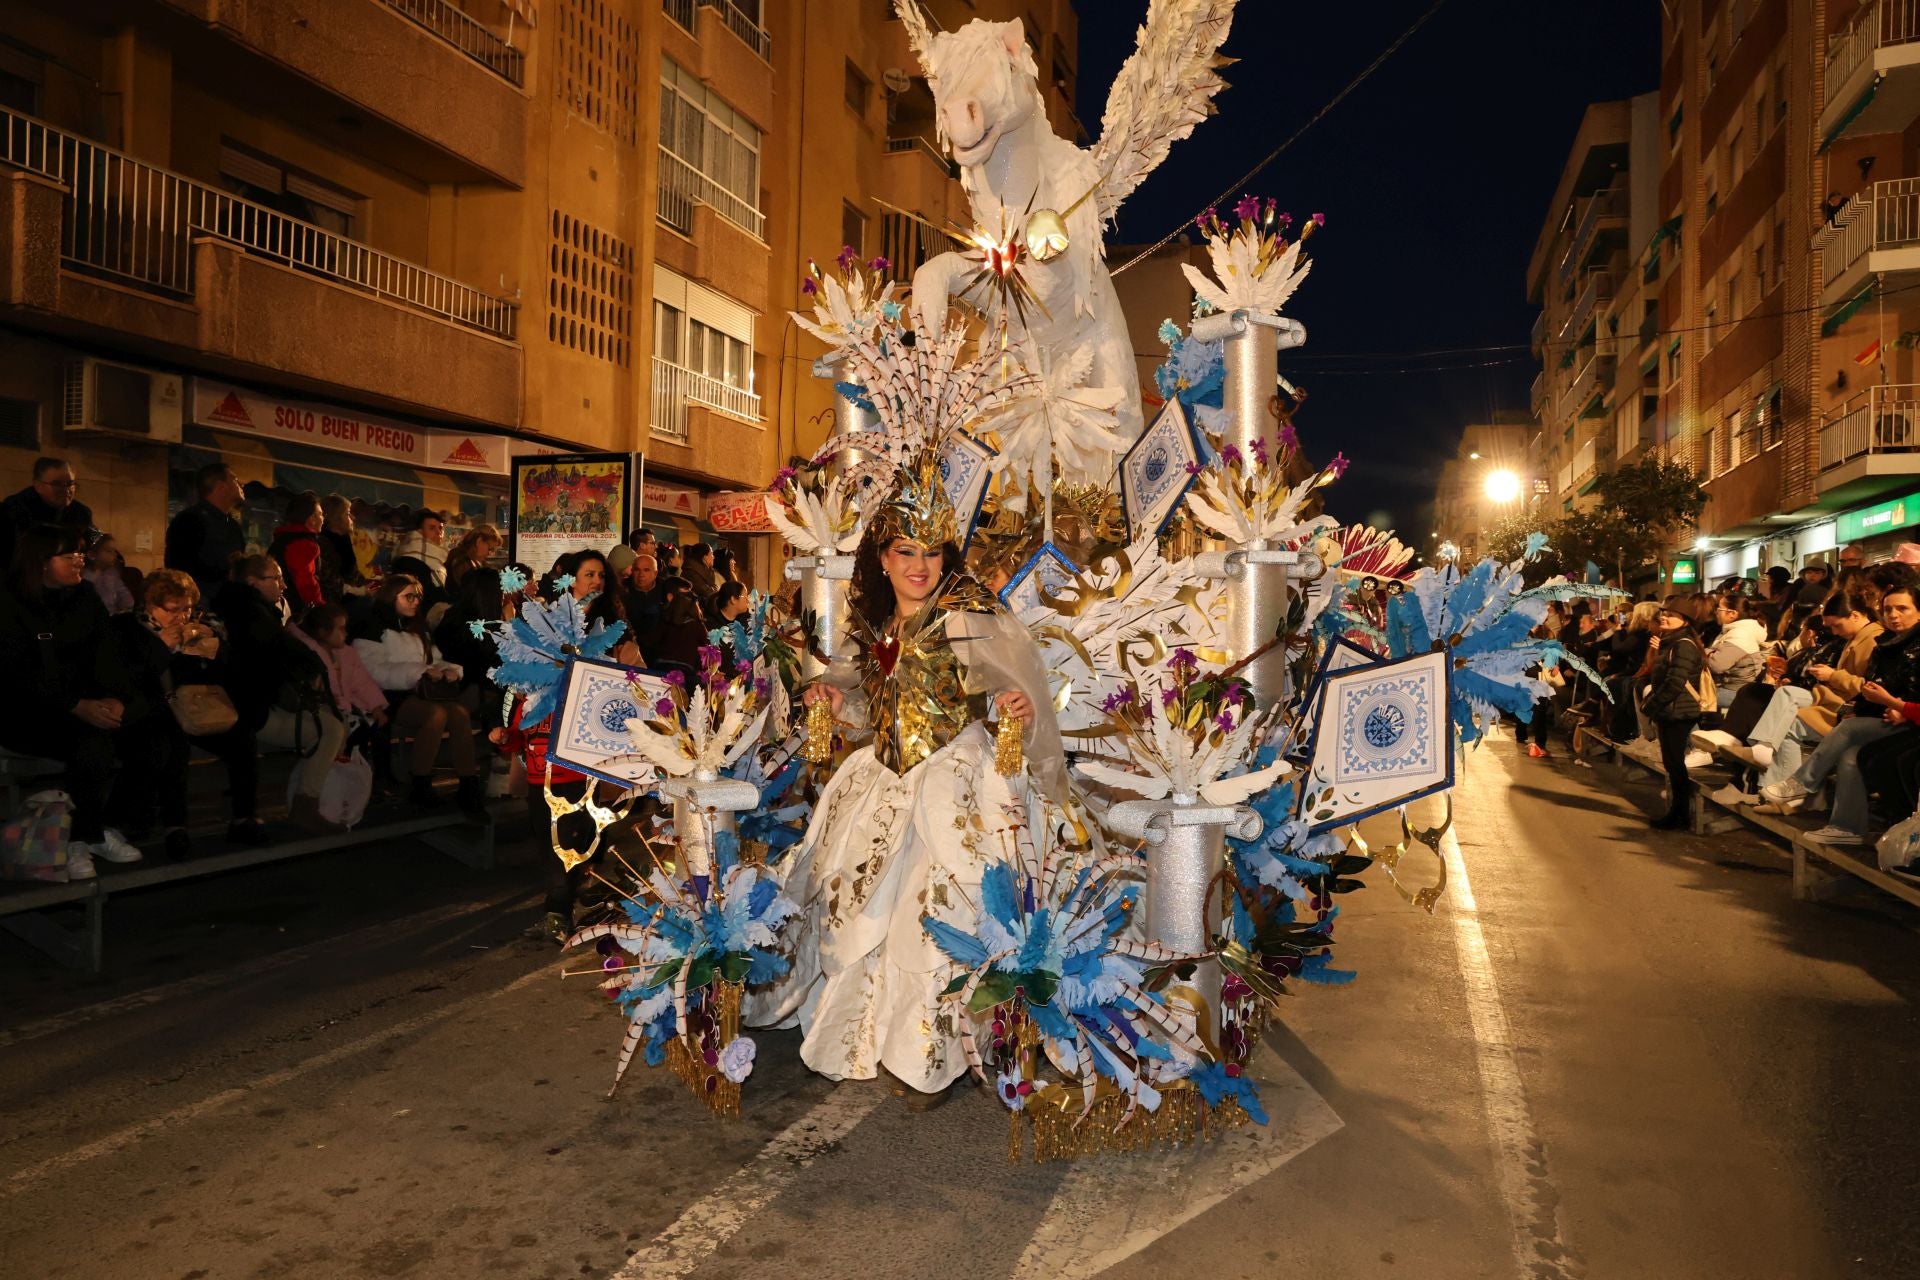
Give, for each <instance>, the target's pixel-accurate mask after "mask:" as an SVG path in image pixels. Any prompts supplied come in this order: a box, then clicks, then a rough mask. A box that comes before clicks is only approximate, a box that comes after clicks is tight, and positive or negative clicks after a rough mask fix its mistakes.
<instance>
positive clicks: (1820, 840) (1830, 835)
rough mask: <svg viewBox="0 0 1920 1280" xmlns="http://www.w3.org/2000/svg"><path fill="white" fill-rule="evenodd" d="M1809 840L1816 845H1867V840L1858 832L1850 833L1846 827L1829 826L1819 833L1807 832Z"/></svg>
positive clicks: (1821, 829)
mask: <svg viewBox="0 0 1920 1280" xmlns="http://www.w3.org/2000/svg"><path fill="white" fill-rule="evenodd" d="M1807 839H1809V840H1811V841H1813V842H1814V843H1815V844H1854V845H1858V844H1865V843H1866V842H1867V838H1866V837H1865V836H1863V835H1861V834H1860V833H1859V832H1857V831H1848V830H1846V829H1845V828H1844V827H1833V826H1827V827H1822V828H1820V829H1819V830H1818V831H1809V832H1807Z"/></svg>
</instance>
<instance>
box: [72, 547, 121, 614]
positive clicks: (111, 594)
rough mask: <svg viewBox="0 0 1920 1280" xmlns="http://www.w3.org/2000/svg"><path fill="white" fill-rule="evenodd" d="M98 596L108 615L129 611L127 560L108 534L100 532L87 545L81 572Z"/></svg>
mask: <svg viewBox="0 0 1920 1280" xmlns="http://www.w3.org/2000/svg"><path fill="white" fill-rule="evenodd" d="M81 576H82V577H84V578H85V579H86V580H87V585H88V586H90V587H92V588H93V589H94V591H95V592H97V593H98V594H99V596H100V603H101V604H103V605H105V606H106V607H107V612H108V613H110V614H121V613H132V612H133V587H132V584H130V583H129V582H128V581H127V562H126V561H125V560H124V559H122V558H121V555H120V544H119V543H117V542H115V541H114V540H113V536H112V535H111V534H105V533H103V534H101V535H100V536H99V537H97V538H95V539H94V540H93V542H92V543H91V544H90V545H89V546H88V547H87V568H86V572H85V573H83V574H82V575H81Z"/></svg>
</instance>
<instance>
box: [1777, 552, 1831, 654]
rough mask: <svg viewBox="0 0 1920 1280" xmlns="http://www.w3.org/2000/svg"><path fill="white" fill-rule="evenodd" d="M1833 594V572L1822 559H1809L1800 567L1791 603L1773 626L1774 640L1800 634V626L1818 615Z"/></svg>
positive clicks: (1789, 638)
mask: <svg viewBox="0 0 1920 1280" xmlns="http://www.w3.org/2000/svg"><path fill="white" fill-rule="evenodd" d="M1832 594H1833V574H1832V573H1831V572H1830V571H1829V570H1828V569H1827V563H1826V561H1824V560H1810V561H1808V562H1807V563H1806V564H1804V565H1802V566H1801V567H1800V581H1799V585H1798V586H1797V587H1795V588H1794V591H1793V595H1792V598H1791V603H1790V604H1789V606H1788V607H1787V609H1786V610H1785V611H1783V612H1782V614H1781V615H1780V623H1779V625H1778V626H1777V627H1775V628H1774V631H1773V635H1774V638H1775V639H1776V640H1781V641H1786V640H1791V639H1792V638H1793V637H1794V636H1797V635H1799V634H1800V627H1801V625H1802V624H1803V623H1805V622H1806V620H1807V619H1808V618H1817V617H1819V616H1820V607H1821V606H1822V605H1824V604H1826V602H1827V597H1828V596H1830V595H1832Z"/></svg>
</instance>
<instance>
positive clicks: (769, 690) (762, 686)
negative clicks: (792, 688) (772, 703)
mask: <svg viewBox="0 0 1920 1280" xmlns="http://www.w3.org/2000/svg"><path fill="white" fill-rule="evenodd" d="M772 694H773V681H771V680H769V679H767V678H766V677H765V676H761V677H760V678H759V679H757V680H755V681H754V682H753V696H754V697H756V698H758V699H759V700H760V701H762V702H765V701H766V700H767V699H768V698H769V697H770V696H772Z"/></svg>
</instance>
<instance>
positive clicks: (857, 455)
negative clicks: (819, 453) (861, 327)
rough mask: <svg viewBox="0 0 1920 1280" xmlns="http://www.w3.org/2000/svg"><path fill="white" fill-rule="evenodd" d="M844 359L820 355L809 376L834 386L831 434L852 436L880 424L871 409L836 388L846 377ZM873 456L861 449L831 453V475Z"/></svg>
mask: <svg viewBox="0 0 1920 1280" xmlns="http://www.w3.org/2000/svg"><path fill="white" fill-rule="evenodd" d="M846 374H847V362H846V361H845V360H830V359H829V358H828V357H826V356H821V357H820V358H819V359H818V360H815V361H814V362H813V376H814V377H816V378H825V379H827V380H828V381H830V382H832V383H833V384H834V386H835V387H836V390H835V391H834V394H833V434H834V435H836V436H846V435H853V434H855V433H857V432H861V431H875V430H878V429H879V426H880V415H879V414H877V413H875V412H874V411H873V410H871V409H862V408H860V407H859V406H858V405H856V404H854V402H853V401H851V400H849V399H847V397H846V396H845V395H844V394H842V393H841V392H840V391H839V390H838V389H837V388H838V386H839V384H840V383H842V382H845V381H846V380H847V377H846ZM872 456H873V455H872V454H870V453H868V452H867V451H866V450H864V449H848V450H846V451H844V452H842V453H838V454H835V455H834V461H833V464H832V470H833V474H835V475H839V474H841V473H842V472H844V471H846V470H847V469H848V468H849V467H857V466H859V465H860V464H861V463H863V462H866V461H868V460H869V459H870V458H871V457H872Z"/></svg>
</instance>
